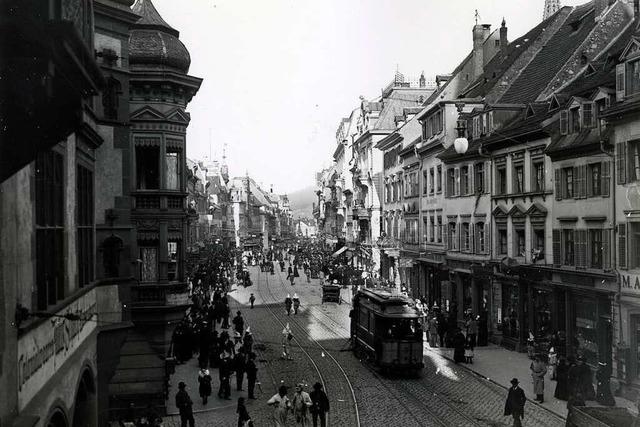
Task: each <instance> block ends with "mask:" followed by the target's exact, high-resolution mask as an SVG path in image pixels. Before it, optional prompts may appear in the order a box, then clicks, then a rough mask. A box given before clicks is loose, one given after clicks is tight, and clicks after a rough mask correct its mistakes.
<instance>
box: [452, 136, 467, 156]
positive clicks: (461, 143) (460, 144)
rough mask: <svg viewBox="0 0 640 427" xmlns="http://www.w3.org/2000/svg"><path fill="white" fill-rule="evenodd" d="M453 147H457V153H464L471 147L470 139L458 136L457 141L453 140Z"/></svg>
mask: <svg viewBox="0 0 640 427" xmlns="http://www.w3.org/2000/svg"><path fill="white" fill-rule="evenodd" d="M453 148H455V150H456V153H458V154H464V153H466V152H467V149H468V148H469V140H467V138H464V137H462V138H456V140H455V141H453Z"/></svg>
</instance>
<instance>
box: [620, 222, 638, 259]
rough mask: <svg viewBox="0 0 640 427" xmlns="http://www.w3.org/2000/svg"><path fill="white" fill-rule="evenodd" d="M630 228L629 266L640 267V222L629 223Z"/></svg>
mask: <svg viewBox="0 0 640 427" xmlns="http://www.w3.org/2000/svg"><path fill="white" fill-rule="evenodd" d="M628 230H629V233H628V239H629V268H631V269H634V268H640V222H630V223H628ZM620 256H621V257H622V256H623V255H620Z"/></svg>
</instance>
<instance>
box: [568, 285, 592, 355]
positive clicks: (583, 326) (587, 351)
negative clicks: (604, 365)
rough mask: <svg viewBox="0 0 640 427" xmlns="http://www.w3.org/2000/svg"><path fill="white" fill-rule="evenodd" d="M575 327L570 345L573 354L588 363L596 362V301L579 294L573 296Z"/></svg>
mask: <svg viewBox="0 0 640 427" xmlns="http://www.w3.org/2000/svg"><path fill="white" fill-rule="evenodd" d="M574 303H575V313H576V317H575V328H574V335H573V338H572V342H571V344H572V346H573V348H574V352H575V354H578V355H581V356H583V357H584V358H585V359H586V362H587V363H589V364H597V363H598V341H597V321H598V306H597V301H596V300H595V299H593V298H588V297H584V296H580V295H576V296H575V297H574Z"/></svg>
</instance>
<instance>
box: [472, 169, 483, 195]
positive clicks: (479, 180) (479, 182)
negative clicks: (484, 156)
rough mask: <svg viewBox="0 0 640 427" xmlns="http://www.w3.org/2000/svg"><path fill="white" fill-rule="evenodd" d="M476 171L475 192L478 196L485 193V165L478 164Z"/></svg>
mask: <svg viewBox="0 0 640 427" xmlns="http://www.w3.org/2000/svg"><path fill="white" fill-rule="evenodd" d="M474 170H475V177H474V184H475V187H476V188H475V192H476V194H478V193H484V163H476V165H475V169H474Z"/></svg>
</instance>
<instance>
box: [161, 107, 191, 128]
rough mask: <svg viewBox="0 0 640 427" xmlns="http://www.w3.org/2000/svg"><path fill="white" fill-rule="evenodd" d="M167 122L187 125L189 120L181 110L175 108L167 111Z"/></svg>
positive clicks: (187, 115)
mask: <svg viewBox="0 0 640 427" xmlns="http://www.w3.org/2000/svg"><path fill="white" fill-rule="evenodd" d="M166 117H167V120H170V121H172V122H178V123H182V124H189V122H190V121H191V118H190V117H189V114H188V113H185V112H184V111H183V110H182V109H181V108H175V109H173V110H171V111H169V112H168V113H167V115H166Z"/></svg>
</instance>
